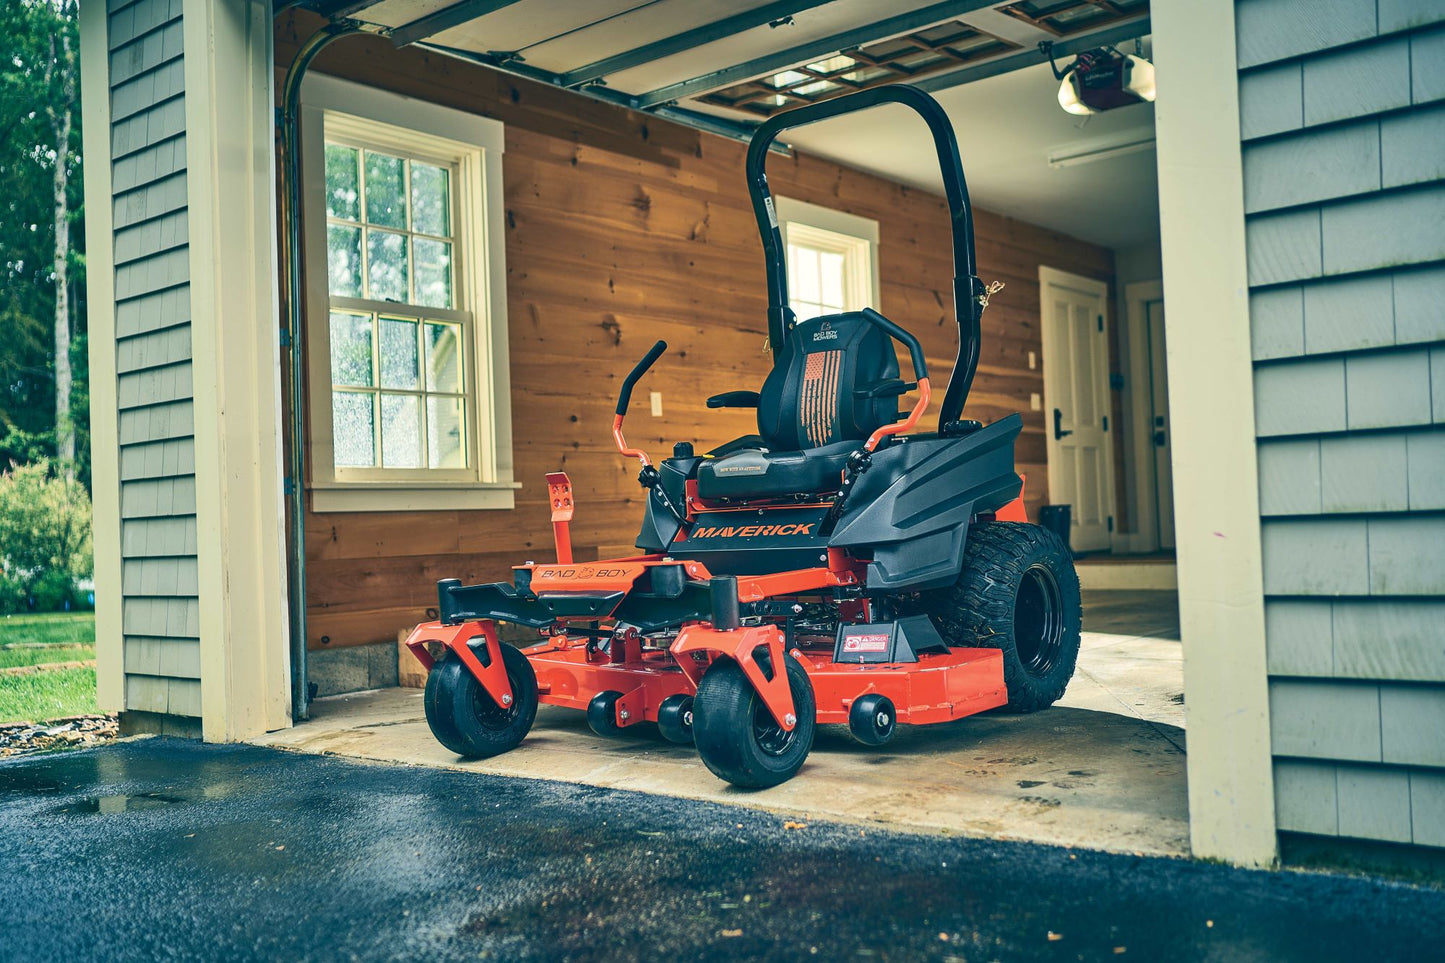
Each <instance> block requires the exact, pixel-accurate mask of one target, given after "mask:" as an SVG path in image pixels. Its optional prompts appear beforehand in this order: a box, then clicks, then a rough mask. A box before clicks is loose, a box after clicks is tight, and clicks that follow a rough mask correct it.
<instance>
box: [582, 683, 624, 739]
mask: <svg viewBox="0 0 1445 963" xmlns="http://www.w3.org/2000/svg"><path fill="white" fill-rule="evenodd" d="M621 698H622V693H621V692H614V691H612V690H611V689H608V690H607V691H605V692H599V693H597V694H596V695H595V696H593V697H592V701H591V702H589V703H587V724H588V725H589V726H591V727H592V731H593V732H595V733H597V734H598V735H599V736H615V735H618V734H620V733H621V732H622V727H621V726H619V725H618V724H617V700H618V699H621Z"/></svg>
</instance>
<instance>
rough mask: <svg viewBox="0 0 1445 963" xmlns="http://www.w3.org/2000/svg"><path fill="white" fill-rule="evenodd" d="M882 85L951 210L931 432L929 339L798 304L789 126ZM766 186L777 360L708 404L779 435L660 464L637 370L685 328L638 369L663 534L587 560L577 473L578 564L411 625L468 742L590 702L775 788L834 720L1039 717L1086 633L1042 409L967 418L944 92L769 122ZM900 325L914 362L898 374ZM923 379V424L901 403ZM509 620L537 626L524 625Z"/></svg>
mask: <svg viewBox="0 0 1445 963" xmlns="http://www.w3.org/2000/svg"><path fill="white" fill-rule="evenodd" d="M883 103H895V104H902V105H904V106H907V107H910V108H912V109H913V110H915V111H917V112H918V113H919V114H920V115H921V116H922V117H923V119H924V120H925V121H926V122H927V124H928V127H929V129H930V131H931V132H932V135H933V141H934V145H935V147H936V149H937V151H938V158H939V161H940V163H941V164H942V167H943V182H944V187H945V188H946V193H947V197H948V207H949V212H950V214H951V215H952V219H953V259H954V281H953V284H954V306H955V310H956V312H957V317H958V323H959V331H960V338H959V353H958V360H957V362H956V363H955V365H954V369H953V373H952V377H951V378H950V380H949V384H948V389H947V390H946V392H945V393H944V398H943V404H942V411H941V412H940V414H939V423H938V430H937V431H935V432H929V433H919V434H912V435H905V434H904V433H905V432H908V431H911V430H912V429H913V428H914V427H915V426H916V425H917V423H918V420H919V418H920V417H921V416H922V414H923V412H924V409H925V408H927V406H928V401H929V382H928V372H927V367H926V364H925V361H924V357H923V349H922V347H921V346H920V345H919V343H918V339H917V338H915V337H913V335H911V334H909V333H908V332H907V331H905V330H904V329H903V328H901V327H899V326H898V325H896V324H894V323H893V322H892V321H889V320H888V319H887V318H884V317H883V316H882V315H881V314H878V313H877V312H876V311H873V310H871V309H864V310H863V311H861V312H857V313H851V312H850V313H847V314H837V315H830V316H828V317H822V318H814V319H811V320H807V321H800V320H799V319H798V318H797V317H795V316H794V314H793V312H792V310H791V309H790V308H789V307H788V297H787V278H786V273H785V267H784V265H785V258H784V249H783V244H782V238H781V236H780V234H779V231H778V224H777V217H776V214H775V213H774V209H773V199H772V195H771V194H770V193H769V191H768V183H767V178H766V176H765V174H764V170H763V166H764V162H765V160H766V158H767V155H768V148H769V146H770V145H771V144H772V142H773V139H774V137H776V136H777V135H778V133H779V132H781V131H783V130H786V129H788V128H791V127H797V126H800V125H802V124H809V123H812V122H814V121H818V120H823V119H824V118H828V117H833V116H836V115H838V114H842V113H845V112H848V111H853V110H858V109H862V108H866V107H872V106H875V105H877V104H883ZM747 182H748V190H749V192H750V193H751V195H752V202H753V210H754V213H755V214H756V216H757V221H758V227H759V229H760V231H761V232H762V238H763V250H764V253H765V255H766V265H767V284H768V305H769V306H768V332H769V335H770V343H771V345H772V351H773V368H772V371H771V372H770V373H769V374H768V376H767V379H766V380H765V381H764V382H763V385H762V388H761V390H760V391H729V392H725V393H723V394H720V395H717V396H715V397H712V398H709V399H708V407H710V408H723V407H729V408H756V409H757V412H758V433H757V434H756V435H748V436H746V437H743V438H738V439H736V440H734V441H731V442H728V443H727V444H725V445H722V446H721V447H719V448H716V449H714V450H712V451H710V452H708V453H707V454H706V455H702V456H699V455H696V454H694V452H693V449H692V445H691V444H690V443H688V442H679V443H678V444H677V445H675V446H674V448H673V455H672V457H671V458H667V459H664V460H663V461H662V462H661V464H659V465H656V466H654V465H653V464H652V463H651V462H650V461H649V460H648V457H647V455H646V454H645V453H643V452H641V451H639V450H637V449H635V448H629V447H628V446H627V442H626V441H625V440H624V438H623V435H622V419H623V416H624V415H625V414H626V413H627V406H628V402H629V400H630V399H631V395H632V388H633V386H634V385H635V384H636V383H637V380H638V379H639V378H640V377H642V375H643V374H644V373H645V372H646V371H647V370H648V368H650V367H651V366H652V365H653V363H654V362H656V361H657V359H658V358H659V357H660V356H661V355H662V353H663V351H664V350H666V347H667V346H666V344H664V343H663V342H661V341H659V342H658V343H657V344H656V345H654V346H653V348H652V350H651V351H649V352H648V353H647V356H646V357H644V358H643V359H642V360H641V361H640V362H639V363H638V365H637V366H636V367H635V368H634V369H633V370H632V373H631V374H629V375H628V376H627V378H626V379H625V380H624V381H623V384H622V391H621V396H620V397H619V398H618V401H617V418H616V420H615V421H614V423H613V434H614V436H615V438H616V441H617V447H618V449H619V450H620V451H621V452H622V454H623V455H625V456H629V457H633V458H636V459H637V460H638V461H640V462H641V463H642V471H641V474H640V475H639V481H640V482H641V483H642V485H643V487H644V488H645V489H646V490H647V492H648V495H647V499H646V504H647V507H646V512H645V515H644V517H643V520H642V530H641V532H640V533H639V535H638V537H637V546H638V548H639V549H640V550H641V551H642V552H643V553H645V554H640V555H636V556H632V557H629V558H621V559H615V560H608V561H600V562H595V563H592V562H587V563H580V562H574V560H573V558H572V547H571V540H570V536H569V531H568V525H569V522H570V520H571V518H572V513H573V500H572V486H571V483H570V482H569V481H568V479H567V476H566V475H564V474H560V473H558V474H552V475H548V476H547V487H548V494H549V496H550V500H551V505H552V523H553V529H554V532H555V537H556V544H557V563H556V564H555V565H538V564H533V563H531V562H529V563H527V564H525V565H521V566H519V567H517V568H516V569H514V573H513V581H512V583H511V584H508V583H505V582H498V583H494V584H490V585H462V584H461V583H460V582H458V581H456V580H454V579H448V580H445V581H442V582H441V583H440V584H439V585H438V587H437V588H438V595H439V599H440V602H439V608H438V611H439V614H440V618H439V620H438V621H436V622H430V623H427V624H424V625H420V626H418V627H417V628H416V630H415V631H414V632H412V634H411V636H410V638H409V639H408V640H407V645H408V646H409V647H410V649H411V651H412V652H413V653H415V655H416V657H417V658H418V659H419V660H421V662H422V663H423V664H424V665H426V666H427V668H428V669H429V670H430V672H429V675H428V678H427V685H426V698H425V705H426V716H427V722H428V723H429V724H430V726H431V730H432V732H433V733H434V734H435V735H436V737H437V739H438V740H440V741H441V743H442V744H443V745H444V746H446V747H447V748H448V749H451V750H452V751H454V752H456V753H458V754H460V755H463V756H472V757H481V756H492V755H496V754H498V753H502V752H506V751H507V750H509V749H511V748H513V747H514V746H516V745H517V744H518V743H520V742H521V741H522V739H523V738H524V737H525V736H526V735H527V731H528V729H530V728H531V725H532V721H533V719H534V718H535V716H536V712H537V704H538V702H539V701H540V702H546V703H549V704H552V705H561V706H570V707H573V708H576V709H583V710H586V712H587V719H588V721H589V722H590V723H591V725H592V728H593V729H594V730H596V731H597V732H598V733H601V734H614V733H617V732H619V731H620V730H622V729H624V728H626V727H628V726H633V725H636V724H638V723H640V722H644V721H648V722H656V723H657V726H658V728H659V730H660V731H661V733H662V735H663V736H664V737H665V738H667V739H669V740H672V741H673V742H680V743H695V744H696V746H697V750H698V753H699V755H700V756H701V757H702V760H703V762H704V763H706V764H707V767H708V768H709V769H711V770H712V771H713V772H714V773H716V774H717V775H718V776H720V777H722V778H723V779H726V780H727V781H728V782H731V783H734V784H736V785H739V786H749V787H763V786H773V785H776V784H778V783H780V782H783V781H785V780H787V779H789V778H791V777H792V776H793V775H794V774H795V773H796V772H797V771H798V769H799V768H800V767H801V766H802V765H803V760H804V759H806V758H807V756H808V751H809V750H810V749H811V748H812V745H813V730H814V726H815V725H817V724H818V723H844V724H847V725H848V726H849V728H850V729H851V730H852V732H853V734H854V736H856V737H857V738H858V739H859V740H860V741H862V742H864V743H867V744H869V745H875V746H876V745H883V744H884V743H886V742H888V740H889V739H890V738H891V737H892V735H893V731H894V727H895V726H896V725H897V724H898V723H908V724H913V725H919V724H926V723H933V722H950V721H952V720H955V719H960V718H962V717H964V716H968V715H972V714H974V713H977V712H983V711H985V710H987V709H993V708H997V707H1000V706H1007V707H1008V708H1009V709H1010V710H1013V711H1019V712H1030V711H1033V710H1036V709H1042V708H1045V707H1046V706H1049V705H1051V704H1052V703H1053V702H1054V701H1055V700H1057V699H1058V698H1059V696H1060V695H1062V694H1063V691H1064V687H1065V686H1066V685H1067V684H1068V681H1069V678H1070V676H1071V675H1072V674H1073V671H1074V662H1075V659H1076V658H1077V656H1078V650H1079V625H1080V604H1079V582H1078V578H1077V576H1076V575H1075V573H1074V568H1073V561H1072V559H1071V557H1070V555H1069V553H1068V551H1067V549H1066V548H1065V547H1064V545H1063V544H1062V543H1061V542H1060V541H1059V539H1058V538H1056V537H1055V536H1054V535H1052V534H1051V533H1049V532H1048V531H1046V530H1044V529H1042V528H1040V527H1039V526H1037V525H1031V524H1028V522H1027V519H1026V518H1025V515H1024V509H1023V502H1022V499H1021V494H1022V487H1023V482H1022V479H1020V477H1019V476H1018V474H1017V473H1016V472H1015V471H1014V453H1013V449H1014V440H1015V438H1017V436H1018V434H1019V430H1020V428H1021V426H1022V422H1021V420H1020V418H1019V416H1018V415H1016V414H1015V415H1010V416H1009V417H1007V418H1004V419H1003V420H1001V421H998V422H996V423H994V424H991V425H988V426H984V425H980V424H979V423H978V422H976V421H965V420H961V416H962V414H963V404H964V400H965V399H966V398H967V396H968V390H969V385H970V384H971V383H972V381H973V375H974V370H975V369H976V368H977V366H978V352H979V319H980V318H981V316H982V314H983V310H984V307H985V306H986V305H987V303H988V290H987V289H986V288H985V287H984V285H983V284H982V282H980V281H979V279H978V277H977V276H976V271H975V262H974V244H973V220H972V214H971V210H970V207H969V201H968V193H967V189H966V187H965V185H964V179H963V170H962V166H961V164H960V161H959V155H958V145H957V142H956V141H955V139H954V134H953V128H952V127H951V126H950V124H949V121H948V118H947V116H946V115H945V114H944V112H943V109H942V108H941V107H940V106H939V105H938V103H937V102H936V101H935V100H933V98H931V97H929V96H928V95H927V94H925V93H923V92H922V91H920V90H917V89H915V88H912V87H906V86H889V87H878V88H875V89H873V90H867V91H861V92H859V93H856V94H852V95H849V96H847V97H840V98H838V99H836V100H831V101H827V102H825V103H820V104H814V105H810V106H806V107H802V108H799V109H797V110H793V111H790V112H788V113H785V114H782V115H780V116H778V117H775V118H773V119H772V120H769V121H768V122H766V123H764V124H763V125H762V126H761V127H759V128H758V131H757V133H756V134H755V135H754V136H753V139H752V143H751V145H750V146H749V149H748V157H747ZM894 340H896V341H898V342H901V343H902V344H903V345H904V346H906V347H907V348H908V351H909V353H910V354H911V356H912V361H913V375H914V377H915V378H916V381H915V382H911V383H910V382H905V381H903V380H901V378H900V371H899V365H898V357H897V352H896V350H895V349H894V346H893V342H894ZM915 390H916V391H917V400H916V402H915V403H914V405H913V407H912V409H911V410H910V411H909V413H908V415H907V417H906V418H901V420H900V417H901V416H900V414H899V412H898V399H899V397H900V396H902V395H904V394H906V393H908V392H910V391H915ZM497 622H512V623H515V624H518V625H521V626H527V627H530V628H532V629H536V630H538V633H539V637H540V641H539V643H538V644H536V645H533V646H530V647H528V648H524V649H516V648H513V647H512V646H510V645H503V644H502V643H501V642H500V640H499V639H498V636H497V631H496V623H497Z"/></svg>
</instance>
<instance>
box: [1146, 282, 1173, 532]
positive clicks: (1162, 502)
mask: <svg viewBox="0 0 1445 963" xmlns="http://www.w3.org/2000/svg"><path fill="white" fill-rule="evenodd" d="M1147 310H1148V314H1149V328H1148V333H1149V374H1150V377H1149V382H1150V401H1151V405H1152V416H1151V420H1150V422H1149V427H1150V431H1151V435H1150V440H1151V450H1152V451H1153V452H1154V491H1155V498H1156V499H1157V500H1158V501H1157V504H1158V506H1159V547H1160V548H1173V547H1174V469H1173V461H1172V459H1171V456H1170V450H1169V445H1170V440H1171V437H1172V436H1171V435H1170V433H1169V374H1168V370H1167V369H1166V367H1165V365H1164V302H1163V301H1150V302H1149V303H1148V307H1147Z"/></svg>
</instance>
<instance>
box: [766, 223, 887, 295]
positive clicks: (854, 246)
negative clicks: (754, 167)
mask: <svg viewBox="0 0 1445 963" xmlns="http://www.w3.org/2000/svg"><path fill="white" fill-rule="evenodd" d="M774 203H775V205H776V208H777V212H778V230H779V231H781V232H782V235H783V256H784V258H786V257H787V250H788V245H789V244H798V245H802V246H807V247H811V248H817V249H819V250H824V251H833V252H836V253H838V254H842V255H843V265H844V266H843V277H844V287H845V291H844V300H845V304H844V305H843V309H844V310H845V311H861V310H863V309H864V308H873V309H875V310H876V309H877V308H878V291H879V283H878V222H877V221H875V220H873V219H871V218H867V217H860V216H859V215H857V214H848V213H845V212H843V211H835V210H833V209H832V208H831V207H823V206H822V205H821V204H810V203H808V202H807V201H800V200H797V199H795V198H791V197H778V198H775V199H774ZM785 263H786V262H785ZM789 283H790V284H791V279H790V281H789ZM790 294H791V290H790ZM790 300H791V299H790ZM799 320H806V319H799Z"/></svg>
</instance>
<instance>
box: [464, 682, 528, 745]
mask: <svg viewBox="0 0 1445 963" xmlns="http://www.w3.org/2000/svg"><path fill="white" fill-rule="evenodd" d="M507 683H508V684H509V685H510V686H511V687H512V704H511V705H510V706H499V705H497V703H496V702H495V701H494V700H493V699H492V697H491V696H490V695H488V694H487V690H486V689H484V688H482V684H481V683H480V682H477V681H476V680H473V685H472V712H473V713H475V715H476V717H477V721H478V722H479V723H481V724H482V727H483V728H485V729H491V730H493V731H501V730H503V729H506V728H507V727H508V726H510V725H511V724H512V720H514V719H516V718H517V710H518V708H519V707H520V706H521V704H522V700H521V699H519V698H517V692H518V690H519V688H520V686H519V685H518V680H517V678H516V676H514V675H512V674H511V673H510V672H508V673H507Z"/></svg>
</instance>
